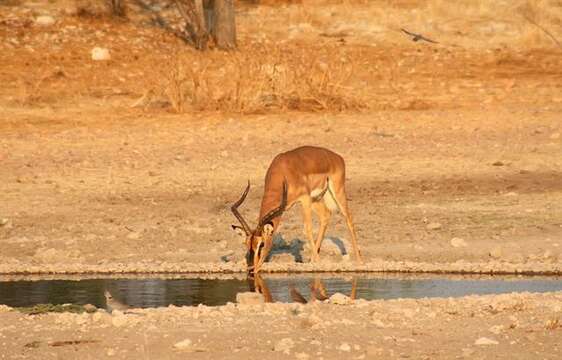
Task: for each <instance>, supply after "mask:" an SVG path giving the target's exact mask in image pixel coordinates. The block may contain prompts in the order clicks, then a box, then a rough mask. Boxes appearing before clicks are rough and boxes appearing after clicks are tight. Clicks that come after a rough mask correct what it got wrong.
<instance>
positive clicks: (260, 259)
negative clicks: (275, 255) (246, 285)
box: [254, 240, 273, 274]
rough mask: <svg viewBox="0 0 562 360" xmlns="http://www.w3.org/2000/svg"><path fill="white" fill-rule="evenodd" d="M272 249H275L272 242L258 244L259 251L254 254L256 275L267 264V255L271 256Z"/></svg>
mask: <svg viewBox="0 0 562 360" xmlns="http://www.w3.org/2000/svg"><path fill="white" fill-rule="evenodd" d="M262 245H263V247H262ZM272 247H273V242H272V241H267V240H266V241H265V242H264V241H260V242H259V243H258V247H257V250H256V252H255V253H254V274H257V273H258V272H259V271H260V268H261V266H262V265H263V263H264V262H265V259H267V255H269V252H270V251H271V248H272Z"/></svg>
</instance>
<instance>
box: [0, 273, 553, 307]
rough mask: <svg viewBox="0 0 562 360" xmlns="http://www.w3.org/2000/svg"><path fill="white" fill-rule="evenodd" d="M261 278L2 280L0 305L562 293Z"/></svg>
mask: <svg viewBox="0 0 562 360" xmlns="http://www.w3.org/2000/svg"><path fill="white" fill-rule="evenodd" d="M338 276H339V277H334V276H331V277H321V276H315V277H312V276H311V277H306V276H294V275H293V276H286V277H273V276H272V277H263V276H256V277H255V278H251V279H228V280H217V279H198V278H191V279H182V278H179V279H157V278H150V279H84V280H79V281H75V280H38V281H27V280H25V281H24V280H20V281H1V280H0V304H6V305H9V306H13V307H16V306H32V305H36V304H40V303H50V304H64V303H74V304H87V303H90V304H93V305H95V306H97V307H106V297H105V296H104V291H106V290H107V291H108V292H109V293H110V294H111V296H112V298H113V299H110V301H109V302H110V304H109V305H110V306H111V307H114V306H113V305H115V304H116V303H113V305H112V303H111V301H116V302H119V303H122V304H124V305H126V306H129V307H156V306H168V305H176V306H182V305H199V304H205V305H223V304H226V303H227V302H234V301H235V299H236V294H237V293H238V292H245V291H256V292H259V293H261V294H263V296H264V299H265V301H266V302H274V301H276V302H293V301H298V302H303V301H307V302H311V301H318V300H324V299H326V298H327V297H328V296H330V295H332V294H334V293H336V292H340V293H342V294H345V295H348V296H350V297H351V298H358V299H392V298H421V297H457V296H464V295H470V294H495V293H506V292H521V291H529V292H546V291H560V290H562V280H561V279H560V278H559V277H558V278H547V279H545V278H525V279H523V280H520V279H517V280H507V281H506V280H502V279H501V278H492V279H486V280H467V279H462V280H451V279H446V278H428V279H415V278H414V279H412V278H409V279H400V278H366V277H361V276H360V275H354V276H353V277H351V276H347V278H346V277H345V275H338Z"/></svg>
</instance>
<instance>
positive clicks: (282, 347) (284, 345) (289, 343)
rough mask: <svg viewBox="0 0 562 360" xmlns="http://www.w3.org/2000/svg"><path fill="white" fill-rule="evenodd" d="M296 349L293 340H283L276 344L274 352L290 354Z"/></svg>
mask: <svg viewBox="0 0 562 360" xmlns="http://www.w3.org/2000/svg"><path fill="white" fill-rule="evenodd" d="M294 347H295V342H294V341H293V339H291V338H283V339H281V340H279V341H278V342H277V344H275V346H274V347H273V350H275V351H282V352H285V353H289V352H290V351H291V349H292V348H294Z"/></svg>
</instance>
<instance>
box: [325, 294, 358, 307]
mask: <svg viewBox="0 0 562 360" xmlns="http://www.w3.org/2000/svg"><path fill="white" fill-rule="evenodd" d="M330 302H331V303H332V304H336V305H349V304H351V303H352V302H353V300H352V299H351V298H350V297H349V296H346V295H344V294H342V293H335V294H334V295H332V296H330Z"/></svg>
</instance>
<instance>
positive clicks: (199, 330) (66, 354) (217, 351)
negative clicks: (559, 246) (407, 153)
mask: <svg viewBox="0 0 562 360" xmlns="http://www.w3.org/2000/svg"><path fill="white" fill-rule="evenodd" d="M342 300H343V301H342ZM337 302H338V303H342V302H345V298H341V299H340V301H337ZM561 314H562V294H560V293H550V294H540V295H537V294H527V293H526V294H517V295H498V296H471V297H465V298H461V299H433V300H428V299H421V300H389V301H370V302H368V301H355V302H354V303H349V304H333V303H331V302H330V301H328V302H326V303H312V304H307V305H301V304H269V303H268V304H257V305H244V304H228V305H226V306H220V307H212V308H211V307H204V306H201V307H182V308H174V307H169V308H159V309H131V310H128V312H126V313H122V312H118V311H114V312H113V313H112V314H107V313H106V312H105V311H98V312H96V313H94V314H70V313H66V314H47V315H23V314H21V313H18V312H16V311H10V309H9V308H0V323H1V324H3V326H2V327H0V344H1V345H2V352H1V353H0V358H2V359H61V358H78V357H79V358H81V359H100V358H115V359H127V358H141V359H185V358H189V359H218V358H229V359H231V358H240V359H263V358H266V359H287V358H296V359H310V358H317V359H340V358H342V357H345V358H349V359H376V358H385V359H403V358H414V359H452V358H469V359H558V358H560V355H561V353H562V349H561V348H560V341H559V340H560V335H561V332H562V323H560V316H561ZM73 341H74V343H72V342H73Z"/></svg>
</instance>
